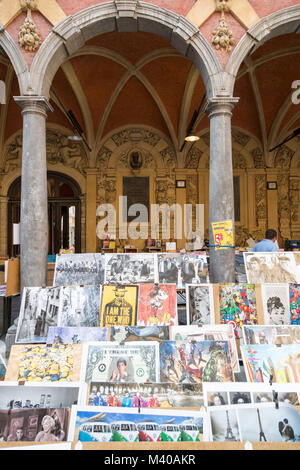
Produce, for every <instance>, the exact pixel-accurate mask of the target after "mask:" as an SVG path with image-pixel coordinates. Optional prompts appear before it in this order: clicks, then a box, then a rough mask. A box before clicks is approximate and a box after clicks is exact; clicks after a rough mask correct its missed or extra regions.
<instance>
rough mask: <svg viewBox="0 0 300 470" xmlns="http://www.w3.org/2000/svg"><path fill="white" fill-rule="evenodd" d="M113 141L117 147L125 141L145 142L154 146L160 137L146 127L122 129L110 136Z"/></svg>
mask: <svg viewBox="0 0 300 470" xmlns="http://www.w3.org/2000/svg"><path fill="white" fill-rule="evenodd" d="M111 138H112V140H113V142H114V143H115V145H116V146H117V147H120V146H121V145H123V144H125V143H127V142H141V141H142V142H146V143H147V144H149V145H151V147H155V145H156V144H157V143H158V142H159V141H160V137H159V136H158V135H157V134H154V133H153V132H150V131H148V130H146V129H125V130H124V131H121V132H118V133H117V134H114V135H113V136H112V137H111Z"/></svg>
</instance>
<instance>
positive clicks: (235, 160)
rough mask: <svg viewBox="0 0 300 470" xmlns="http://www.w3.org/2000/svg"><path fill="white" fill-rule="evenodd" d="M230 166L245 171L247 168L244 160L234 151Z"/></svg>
mask: <svg viewBox="0 0 300 470" xmlns="http://www.w3.org/2000/svg"><path fill="white" fill-rule="evenodd" d="M232 165H233V168H235V169H246V168H247V166H248V165H247V160H246V158H245V157H243V155H242V154H241V153H240V152H237V151H236V150H233V152H232Z"/></svg>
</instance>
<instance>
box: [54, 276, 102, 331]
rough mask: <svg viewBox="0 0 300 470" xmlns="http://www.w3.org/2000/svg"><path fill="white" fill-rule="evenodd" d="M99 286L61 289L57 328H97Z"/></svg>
mask: <svg viewBox="0 0 300 470" xmlns="http://www.w3.org/2000/svg"><path fill="white" fill-rule="evenodd" d="M100 301H101V286H99V285H98V286H92V285H88V286H66V287H62V304H61V309H60V312H59V320H58V326H75V327H88V326H90V327H97V326H99V322H100V319H99V314H100Z"/></svg>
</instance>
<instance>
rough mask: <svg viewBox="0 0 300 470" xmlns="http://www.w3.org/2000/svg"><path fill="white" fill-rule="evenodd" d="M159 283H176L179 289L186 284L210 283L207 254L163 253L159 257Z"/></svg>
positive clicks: (183, 287)
mask: <svg viewBox="0 0 300 470" xmlns="http://www.w3.org/2000/svg"><path fill="white" fill-rule="evenodd" d="M157 266H158V281H159V282H160V283H162V284H168V283H172V284H173V283H175V284H176V287H177V289H185V286H186V284H202V283H207V282H209V274H208V264H207V258H206V255H205V254H200V253H162V254H158V255H157Z"/></svg>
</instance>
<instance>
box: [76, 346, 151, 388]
mask: <svg viewBox="0 0 300 470" xmlns="http://www.w3.org/2000/svg"><path fill="white" fill-rule="evenodd" d="M83 364H84V367H85V382H92V381H97V382H110V383H114V382H116V383H122V382H137V383H140V382H159V365H158V343H156V342H152V341H145V342H142V341H139V342H129V343H125V344H116V343H111V342H103V343H100V342H98V343H88V344H86V345H85V350H84V359H83Z"/></svg>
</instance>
